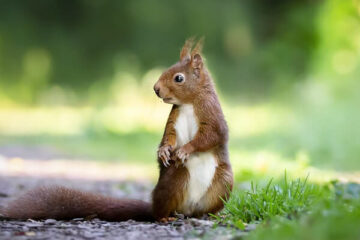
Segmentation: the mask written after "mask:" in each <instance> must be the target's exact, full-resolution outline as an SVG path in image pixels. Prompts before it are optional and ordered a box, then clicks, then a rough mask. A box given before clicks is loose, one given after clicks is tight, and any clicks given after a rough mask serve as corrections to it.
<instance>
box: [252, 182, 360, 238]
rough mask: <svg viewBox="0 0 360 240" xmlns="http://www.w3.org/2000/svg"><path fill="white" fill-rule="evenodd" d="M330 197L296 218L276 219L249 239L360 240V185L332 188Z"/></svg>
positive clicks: (333, 185) (264, 225) (257, 230)
mask: <svg viewBox="0 0 360 240" xmlns="http://www.w3.org/2000/svg"><path fill="white" fill-rule="evenodd" d="M330 190H331V191H330V192H331V194H330V196H329V197H327V198H322V199H321V200H320V201H317V203H316V204H315V205H313V206H312V207H311V211H307V212H304V213H303V214H301V215H299V217H297V218H295V219H288V218H284V217H274V218H272V219H271V221H266V222H264V223H263V224H262V226H261V227H258V228H257V229H256V230H255V231H254V232H252V233H251V234H250V235H249V236H248V239H251V240H258V239H276V240H282V239H284V240H285V239H295V240H297V239H299V240H302V239H306V240H338V239H342V240H354V239H360V228H359V226H360V199H359V196H360V185H359V184H355V183H350V184H339V183H332V184H331V185H330Z"/></svg>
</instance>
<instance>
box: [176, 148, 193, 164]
mask: <svg viewBox="0 0 360 240" xmlns="http://www.w3.org/2000/svg"><path fill="white" fill-rule="evenodd" d="M175 155H176V158H177V159H178V160H179V161H181V163H182V164H184V163H185V162H186V160H187V159H188V158H189V156H190V153H189V152H188V151H187V149H186V148H185V147H181V148H179V149H178V150H177V151H176V153H175Z"/></svg>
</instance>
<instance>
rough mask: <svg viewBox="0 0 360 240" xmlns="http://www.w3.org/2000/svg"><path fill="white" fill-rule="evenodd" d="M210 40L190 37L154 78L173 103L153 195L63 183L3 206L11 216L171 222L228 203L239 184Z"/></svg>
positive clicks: (160, 93)
mask: <svg viewBox="0 0 360 240" xmlns="http://www.w3.org/2000/svg"><path fill="white" fill-rule="evenodd" d="M201 49H202V40H200V41H198V42H197V43H196V44H195V41H194V39H193V38H191V39H188V40H187V41H186V42H185V45H184V46H183V48H182V50H181V52H180V60H179V61H178V62H177V63H176V64H174V65H173V66H171V67H170V68H168V69H167V70H166V71H165V72H164V73H162V75H161V76H160V78H159V80H158V81H157V82H156V84H155V85H154V91H155V93H156V95H157V96H158V97H159V98H161V99H162V100H163V102H165V103H168V104H172V105H173V106H172V109H171V112H170V114H169V117H168V120H167V123H166V126H165V131H164V134H163V137H162V140H161V143H160V145H159V148H158V151H157V155H158V163H159V168H160V175H159V179H158V182H157V184H156V186H155V189H154V190H153V192H152V202H151V203H149V202H145V201H142V200H132V199H116V198H112V197H106V196H102V195H96V194H93V193H87V192H82V191H78V190H73V189H69V188H65V187H60V186H53V187H40V188H36V189H33V190H30V191H29V192H27V193H25V194H24V195H22V196H20V197H19V198H18V199H15V200H14V201H13V202H10V203H9V204H8V205H7V206H6V207H5V208H4V209H2V210H1V211H0V213H1V215H3V216H4V217H5V218H9V219H29V218H31V219H47V218H52V219H58V220H66V219H73V218H79V217H88V216H96V217H98V218H100V219H102V220H107V221H124V220H129V219H133V220H139V221H154V220H155V221H162V222H164V221H165V222H167V221H168V220H169V221H171V220H172V219H174V218H173V216H175V215H174V214H176V213H178V214H183V215H184V216H188V217H201V216H203V215H204V214H209V213H212V214H216V213H217V212H218V211H220V210H221V209H222V208H223V207H224V199H227V198H228V197H229V194H230V192H231V190H232V185H233V174H232V169H231V164H230V161H229V154H228V149H227V142H228V128H227V124H226V121H225V119H224V115H223V112H222V110H221V106H220V103H219V100H218V97H217V94H216V91H215V87H214V83H213V81H212V79H211V76H210V74H209V73H208V70H207V68H206V66H205V64H204V61H203V58H202V56H201V55H202V54H201Z"/></svg>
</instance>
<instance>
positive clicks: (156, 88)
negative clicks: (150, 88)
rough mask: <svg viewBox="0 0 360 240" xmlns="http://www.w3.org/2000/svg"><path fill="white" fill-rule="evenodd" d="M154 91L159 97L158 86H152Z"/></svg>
mask: <svg viewBox="0 0 360 240" xmlns="http://www.w3.org/2000/svg"><path fill="white" fill-rule="evenodd" d="M154 91H155V93H156V95H157V96H158V97H160V88H159V87H156V86H154Z"/></svg>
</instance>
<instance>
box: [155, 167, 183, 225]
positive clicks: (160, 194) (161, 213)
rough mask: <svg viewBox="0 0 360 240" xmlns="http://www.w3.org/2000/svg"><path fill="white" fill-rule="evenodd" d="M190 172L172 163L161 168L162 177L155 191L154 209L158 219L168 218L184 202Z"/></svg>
mask: <svg viewBox="0 0 360 240" xmlns="http://www.w3.org/2000/svg"><path fill="white" fill-rule="evenodd" d="M188 180H189V172H188V171H187V169H186V168H185V167H184V166H179V167H178V168H176V167H175V166H174V164H171V165H170V166H169V167H168V168H161V169H160V178H159V181H158V183H157V185H156V187H155V189H154V191H153V194H152V196H153V201H152V204H153V205H152V211H153V215H154V217H155V219H156V220H158V221H159V220H162V221H164V219H166V220H168V218H169V216H171V214H173V213H174V212H175V210H176V209H177V208H178V207H179V206H180V205H181V204H182V203H183V201H184V197H185V196H184V195H185V186H186V183H187V182H188Z"/></svg>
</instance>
